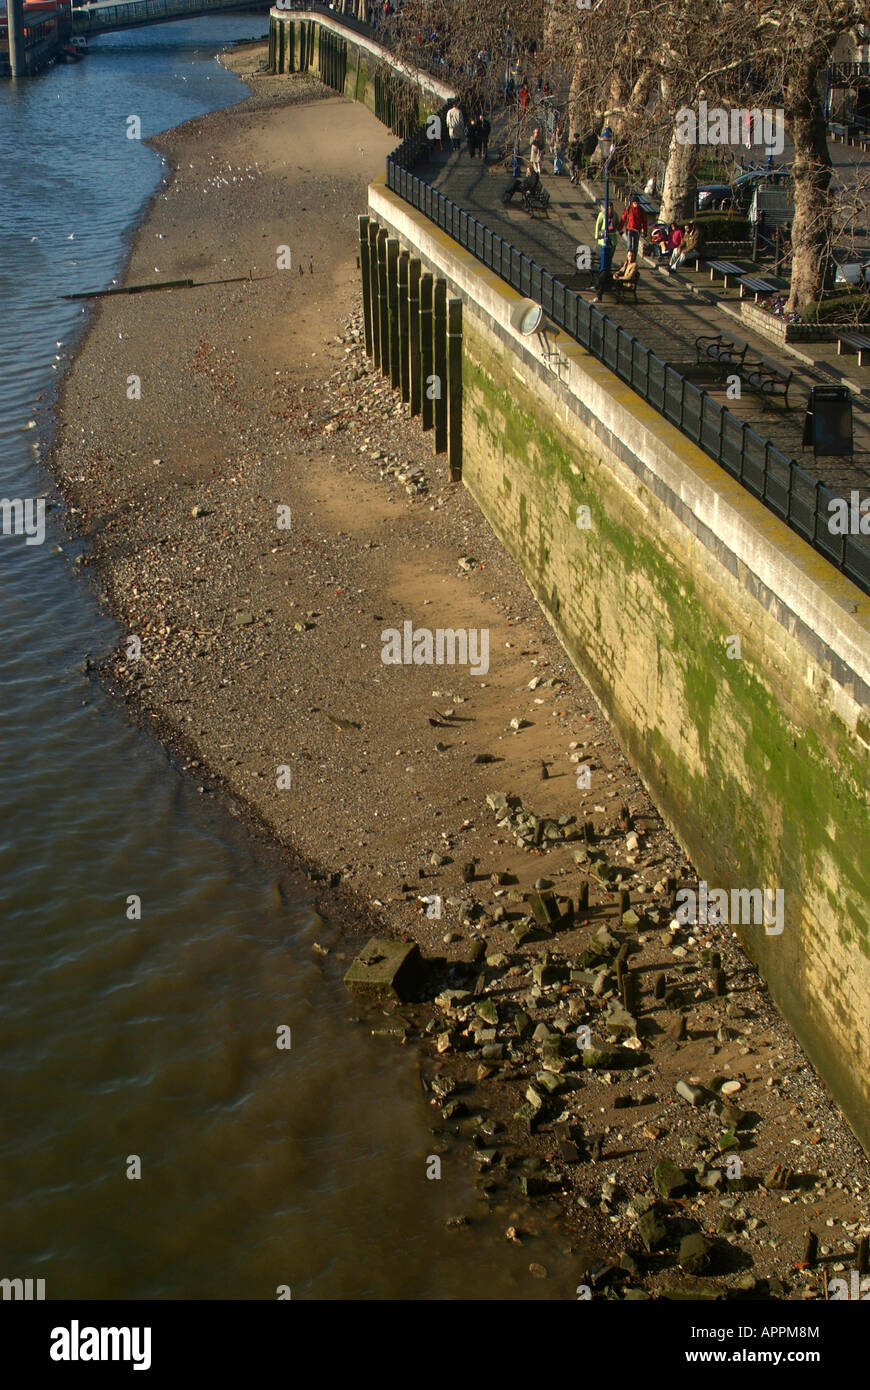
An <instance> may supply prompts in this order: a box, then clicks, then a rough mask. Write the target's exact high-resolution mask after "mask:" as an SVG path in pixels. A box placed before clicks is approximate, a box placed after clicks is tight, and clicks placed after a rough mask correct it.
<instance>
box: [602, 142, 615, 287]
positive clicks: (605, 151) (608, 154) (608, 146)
mask: <svg viewBox="0 0 870 1390" xmlns="http://www.w3.org/2000/svg"><path fill="white" fill-rule="evenodd" d="M598 143H599V145H600V146H601V158H602V160H603V161H604V243H603V245H602V247H601V264H600V266H599V269H600V270H602V271H604V270H607V268H608V267H609V265H610V161H611V159H612V157H613V151H614V150H615V148H616V146H615V144H614V143H613V131H612V130H611V129H610V126H609V125H606V126H605V127H604V129H603V130H602V132H601V134H600V135H599V137H598Z"/></svg>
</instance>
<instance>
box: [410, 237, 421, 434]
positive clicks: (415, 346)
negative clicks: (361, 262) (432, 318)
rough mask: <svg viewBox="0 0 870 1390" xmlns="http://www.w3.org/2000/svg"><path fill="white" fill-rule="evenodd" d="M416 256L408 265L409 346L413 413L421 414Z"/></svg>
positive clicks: (417, 268)
mask: <svg viewBox="0 0 870 1390" xmlns="http://www.w3.org/2000/svg"><path fill="white" fill-rule="evenodd" d="M422 270H423V267H422V265H421V264H420V262H419V261H418V260H417V259H416V258H415V259H414V260H412V261H411V264H410V266H409V267H408V347H409V351H410V356H411V414H412V415H419V414H420V409H421V400H420V275H421V272H422Z"/></svg>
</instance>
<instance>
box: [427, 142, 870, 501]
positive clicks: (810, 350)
mask: <svg viewBox="0 0 870 1390" xmlns="http://www.w3.org/2000/svg"><path fill="white" fill-rule="evenodd" d="M500 124H501V123H500V122H494V125H495V127H496V129H495V130H494V133H493V143H492V146H491V153H490V162H489V164H487V165H483V163H482V162H481V161H480V160H479V159H471V158H470V157H469V155H468V152H467V149H466V147H465V146H463V148H462V150H461V151H460V152H459V153H458V154H453V153H448V152H447V150H446V149H445V150H444V151H443V152H439V151H438V150H437V149H436V150H435V151H434V153H433V156H432V158H431V161H430V163H429V165H428V170H427V166H426V165H422V166H420V168H419V169H418V170H417V172H418V174H419V176H420V177H422V178H428V179H429V180H430V182H432V183H433V184H434V185H435V186H436V187H437V188H439V189H441V191H442V192H443V193H445V194H446V195H447V196H448V197H450V198H452V199H453V201H454V202H456V203H458V204H459V205H460V206H461V207H463V208H465V209H466V210H467V211H468V212H471V213H473V214H474V215H475V216H477V217H479V218H480V220H481V221H483V222H485V223H486V224H487V226H489V227H491V228H492V229H493V231H496V232H498V233H499V234H500V235H501V236H503V237H505V238H506V239H507V240H509V241H511V242H512V243H513V244H514V245H515V246H517V247H518V248H519V249H520V250H521V251H523V252H524V253H525V254H526V255H527V256H530V257H531V258H532V259H533V260H535V261H537V262H538V264H540V265H541V266H543V267H544V269H545V270H548V271H549V272H550V273H551V274H553V275H555V276H557V277H558V278H559V279H560V280H562V281H563V282H564V283H565V284H568V285H570V286H571V287H572V288H574V289H580V288H582V287H585V286H586V285H587V284H589V283H591V280H592V279H593V278H594V277H592V276H584V275H580V276H578V274H577V272H576V268H575V253H576V248H577V247H578V246H579V245H589V246H592V247H593V248H594V228H595V218H596V216H597V214H598V204H597V201H596V198H600V197H601V196H602V195H603V186H601V185H589V184H581V185H573V184H572V183H571V182H570V180H569V178H568V175H567V173H565V174H562V175H560V176H559V177H558V178H557V177H555V176H554V175H553V173H552V167H553V166H552V160H547V161H546V162H545V164H544V169H545V173H544V177H543V183H544V186H545V187H546V189H547V191H548V192H549V194H550V209H549V212H550V215H549V218H544V217H542V216H540V215H536V216H535V217H534V218H532V217H530V216H529V215H528V213H525V212H523V210H522V208H521V207H520V206H519V205H518V199H517V206H513V205H511V206H509V207H504V206H503V205H502V203H501V201H500V199H501V194H502V192H503V191H504V189H505V187H506V186H507V184H508V182H509V181H510V171H509V168H507V169H506V167H505V165H504V164H503V163H501V162H499V163H498V164H496V163H494V162H493V161H494V158H495V155H497V154H498V153H499V146H498V126H499V125H500ZM505 143H506V142H505V141H504V140H502V142H501V149H504V148H505ZM446 144H447V142H446V141H445V146H446ZM522 152H523V153H526V150H525V148H523V151H522ZM508 164H509V161H508ZM547 170H549V172H547ZM616 211H617V215H618V214H619V212H620V211H621V209H620V208H617V209H616ZM624 253H625V246H624V243H622V242H621V241H620V244H619V246H618V247H617V250H616V254H615V257H614V263H615V264H619V263H620V262H621V261H622V260H623V259H624ZM595 260H596V258H595V256H594V251H593V261H595ZM758 273H759V274H760V275H762V276H765V269H764V267H762V268H761V269H760V270H759V272H758ZM721 286H722V282H721V280H718V281H717V282H716V284H711V281H710V273H709V271H704V270H701V271H700V272H692V271H691V270H689V268H688V267H685V268H684V269H683V271H681V272H680V273H678V274H677V275H669V274H668V273H667V272H666V271H663V270H657V269H656V268H655V264H654V262H653V261H651V260H649V259H642V260H641V280H640V286H639V289H638V303H637V305H634V304H617V303H616V301H615V298H614V296H612V295H606V296H605V298H604V301H603V303H602V305H601V308H602V309H603V310H604V311H605V312H606V313H607V314H608V316H609V317H611V318H612V319H614V320H615V321H616V322H617V323H619V324H620V326H621V327H623V328H625V329H626V330H627V331H628V332H630V333H632V334H633V335H634V336H635V337H637V338H638V339H639V340H640V341H641V342H642V343H643V344H644V345H645V346H646V347H649V348H651V349H652V350H653V351H654V352H655V353H656V354H657V356H659V357H661V358H662V360H663V361H665V362H668V363H671V364H672V365H673V366H674V367H678V368H679V370H681V371H682V372H683V373H684V374H685V375H686V376H688V377H689V378H690V379H691V378H692V367H693V366H694V364H695V361H696V354H695V339H696V338H697V337H698V336H699V335H700V334H702V333H718V332H722V333H724V334H727V335H729V336H732V337H738V338H740V339H741V340H742V341H744V342H748V343H749V344H750V350H751V351H753V352H757V353H759V354H761V355H762V356H763V357H765V358H767V359H768V360H770V361H771V362H774V363H777V364H779V365H781V366H782V367H783V368H784V369H785V370H786V371H789V370H793V371H794V372H795V377H794V379H793V381H792V385H791V387H790V389H789V402H790V409H788V410H786V409H785V406H784V403H783V400H782V397H781V396H780V397H777V398H774V399H773V400H767V399H762V398H761V397H759V396H758V395H757V393H755V392H750V391H748V390H745V391H744V392H743V396H742V399H741V400H739V401H731V400H727V399H726V396H725V389H724V384H723V385H721V386H720V385H718V384H717V383H711V382H709V381H702V380H701V378H700V377H695V380H696V381H697V382H698V384H699V385H703V386H704V387H705V388H706V389H707V390H708V391H709V392H710V394H711V396H713V397H714V399H716V400H719V401H721V402H722V404H724V405H727V406H728V407H729V409H731V410H732V411H733V412H734V413H735V414H736V415H739V416H740V418H741V419H743V420H746V421H747V422H748V423H749V424H750V425H751V426H752V427H753V429H755V430H757V432H758V433H759V434H760V435H762V436H763V437H764V438H766V439H769V440H770V441H771V442H772V443H773V444H775V445H776V447H777V448H779V449H781V450H782V452H783V453H785V454H786V455H787V456H789V457H791V458H793V459H795V461H796V462H797V463H799V464H801V465H802V466H803V467H804V468H805V469H806V471H807V472H808V473H809V474H811V475H812V476H814V477H818V478H821V479H822V481H823V482H825V483H826V484H827V486H828V487H830V488H831V489H833V490H834V491H848V490H849V489H851V488H859V489H861V491H862V492H864V493H866V492H867V491H868V490H870V368H864V369H863V370H861V371H859V370H858V368H857V366H856V365H855V364H856V360H857V359H856V358H855V357H854V356H853V357H841V358H839V359H838V357H837V348H836V344H835V343H831V344H825V343H821V344H815V343H808V344H800V345H797V347H798V351H797V353H793V352H791V351H789V349H787V348H785V347H783V346H781V345H779V344H777V343H775V342H773V341H772V340H770V339H768V338H766V337H764V336H761V335H759V334H757V333H755V332H753V331H752V329H750V328H749V326H748V324H747V323H746V321H745V320H743V319H742V318H741V316H740V309H739V291H738V290H737V289H736V288H732V289H729V290H728V291H727V292H725V291H723V290H722V288H721ZM844 380H848V382H849V384H850V385H851V386H852V387H853V388H855V389H856V390H857V391H858V392H860V391H861V390H862V389H864V390H866V391H867V392H868V398H866V399H862V398H861V397H860V396H858V395H856V396H855V398H854V402H853V421H854V443H855V455H854V458H853V459H852V460H851V461H850V460H848V459H826V458H820V459H816V458H815V456H814V455H813V451H812V449H805V448H804V447H803V443H802V439H803V425H804V411H805V406H806V401H807V397H808V393H809V389H810V387H811V386H813V385H828V386H830V385H837V384H842V383H843V381H844Z"/></svg>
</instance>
